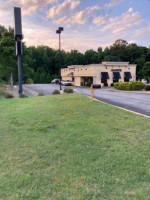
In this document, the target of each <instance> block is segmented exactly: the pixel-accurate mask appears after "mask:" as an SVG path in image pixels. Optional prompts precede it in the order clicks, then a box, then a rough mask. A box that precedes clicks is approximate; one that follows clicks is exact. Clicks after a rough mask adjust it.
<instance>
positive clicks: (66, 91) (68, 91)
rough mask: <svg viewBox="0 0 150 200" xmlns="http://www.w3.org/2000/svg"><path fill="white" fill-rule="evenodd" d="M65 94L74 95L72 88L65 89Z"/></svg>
mask: <svg viewBox="0 0 150 200" xmlns="http://www.w3.org/2000/svg"><path fill="white" fill-rule="evenodd" d="M64 92H65V93H73V89H72V88H65V89H64Z"/></svg>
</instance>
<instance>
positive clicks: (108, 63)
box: [68, 62, 129, 69]
mask: <svg viewBox="0 0 150 200" xmlns="http://www.w3.org/2000/svg"><path fill="white" fill-rule="evenodd" d="M91 65H97V66H104V65H105V66H129V62H102V63H100V64H89V65H70V66H68V68H69V69H74V68H79V67H88V66H91Z"/></svg>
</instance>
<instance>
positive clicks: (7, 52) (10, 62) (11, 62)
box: [0, 28, 17, 81]
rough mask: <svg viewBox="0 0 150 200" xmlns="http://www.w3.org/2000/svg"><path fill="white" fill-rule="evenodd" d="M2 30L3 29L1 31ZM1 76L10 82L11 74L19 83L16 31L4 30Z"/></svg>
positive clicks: (0, 63) (0, 46)
mask: <svg viewBox="0 0 150 200" xmlns="http://www.w3.org/2000/svg"><path fill="white" fill-rule="evenodd" d="M1 30H2V29H1ZM0 71H1V73H0V76H1V78H2V79H4V80H5V81H9V79H10V76H11V74H13V76H14V80H15V81H17V63H16V55H15V40H14V30H13V29H12V28H8V29H3V30H2V31H1V35H0Z"/></svg>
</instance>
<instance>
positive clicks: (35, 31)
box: [0, 0, 150, 52]
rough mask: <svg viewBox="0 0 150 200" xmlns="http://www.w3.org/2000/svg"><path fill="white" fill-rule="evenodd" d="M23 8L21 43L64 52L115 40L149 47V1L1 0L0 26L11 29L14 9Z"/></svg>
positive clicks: (83, 49) (89, 47)
mask: <svg viewBox="0 0 150 200" xmlns="http://www.w3.org/2000/svg"><path fill="white" fill-rule="evenodd" d="M14 6H20V7H21V8H22V15H23V16H22V19H23V33H24V41H25V42H26V44H27V45H28V46H30V45H36V46H37V45H48V46H50V47H53V48H58V35H56V34H55V30H56V29H57V27H58V26H63V27H64V29H65V30H64V32H63V34H62V45H63V49H65V50H67V51H69V50H71V49H78V50H80V51H82V52H84V51H85V50H87V49H95V50H96V49H97V48H98V47H99V46H102V47H103V48H104V47H106V46H109V45H110V44H112V43H114V41H115V40H117V39H120V38H121V39H125V40H127V41H128V42H135V43H137V44H139V45H144V46H150V0H0V24H2V25H5V26H9V25H10V26H12V27H13V7H14Z"/></svg>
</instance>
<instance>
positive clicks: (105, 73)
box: [101, 72, 109, 80]
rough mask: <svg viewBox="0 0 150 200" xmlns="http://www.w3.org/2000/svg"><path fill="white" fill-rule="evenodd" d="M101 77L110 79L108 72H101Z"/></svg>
mask: <svg viewBox="0 0 150 200" xmlns="http://www.w3.org/2000/svg"><path fill="white" fill-rule="evenodd" d="M101 78H102V79H104V80H107V79H109V75H108V72H101Z"/></svg>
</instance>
